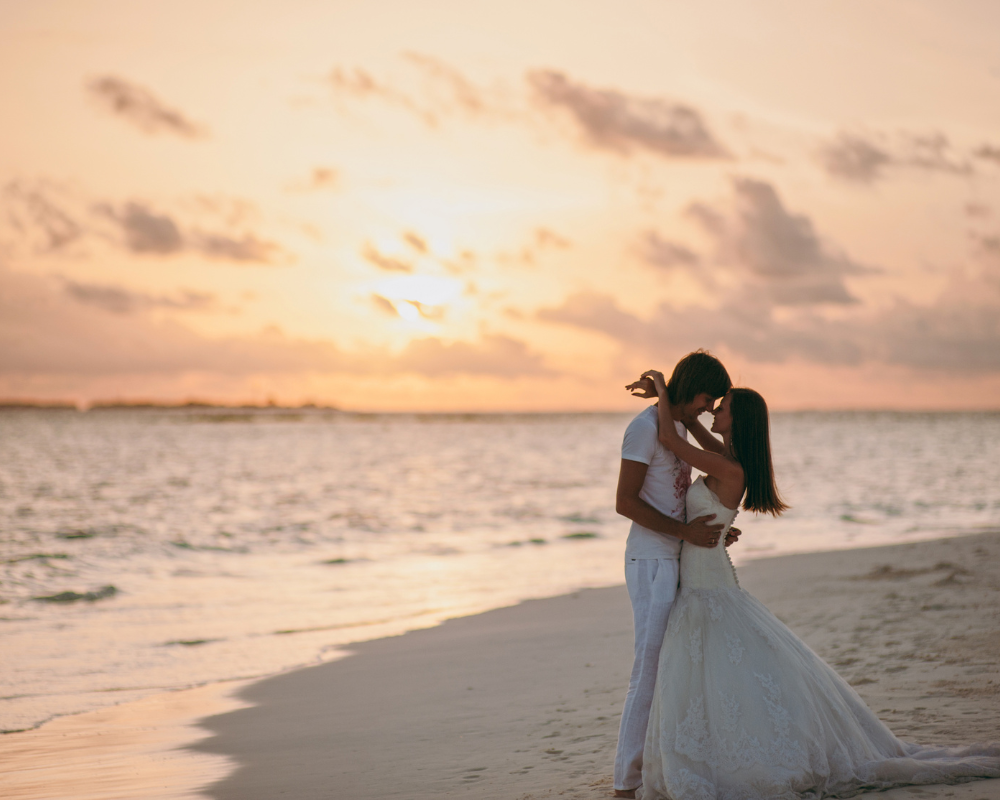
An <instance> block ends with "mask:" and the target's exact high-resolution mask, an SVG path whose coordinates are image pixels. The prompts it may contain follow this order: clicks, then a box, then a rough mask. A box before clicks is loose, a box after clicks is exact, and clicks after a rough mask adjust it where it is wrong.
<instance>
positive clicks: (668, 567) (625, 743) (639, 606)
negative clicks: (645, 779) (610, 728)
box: [615, 558, 679, 789]
mask: <svg viewBox="0 0 1000 800" xmlns="http://www.w3.org/2000/svg"><path fill="white" fill-rule="evenodd" d="M678 568H679V563H678V561H677V559H676V558H627V559H625V586H626V587H628V596H629V599H631V601H632V618H633V621H634V624H635V662H634V663H633V665H632V677H631V679H630V680H629V684H628V694H627V695H625V709H624V710H623V711H622V722H621V727H620V728H619V729H618V752H617V754H616V755H615V789H635V788H636V787H638V786H639V784H641V783H642V749H643V746H644V745H645V744H646V726H647V724H648V723H649V710H650V708H651V706H652V704H653V690H654V688H655V686H656V668H657V665H658V664H659V660H660V646H661V645H662V644H663V635H664V634H665V633H666V631H667V617H669V616H670V608H671V606H673V604H674V598H675V597H676V596H677V578H678Z"/></svg>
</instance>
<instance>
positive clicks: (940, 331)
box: [537, 275, 1000, 373]
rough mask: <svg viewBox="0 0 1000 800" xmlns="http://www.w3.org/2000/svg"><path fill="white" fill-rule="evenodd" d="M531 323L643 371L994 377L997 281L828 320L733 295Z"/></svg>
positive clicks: (603, 304) (555, 315) (603, 302)
mask: <svg viewBox="0 0 1000 800" xmlns="http://www.w3.org/2000/svg"><path fill="white" fill-rule="evenodd" d="M537 317H538V318H539V319H541V320H543V321H546V322H551V323H558V324H563V325H571V326H573V327H576V328H579V329H582V330H589V331H594V332H599V333H603V334H605V335H606V336H608V337H610V338H611V339H613V340H615V341H617V342H618V343H619V344H620V345H621V347H622V350H623V353H624V354H626V357H627V356H628V355H631V356H634V357H635V358H636V359H641V360H643V361H647V362H649V361H650V360H653V361H652V363H656V362H657V361H662V360H663V357H664V354H665V353H671V354H673V353H683V352H688V351H690V350H694V349H696V348H699V347H708V348H712V349H716V350H720V349H723V350H726V351H728V352H731V353H733V354H735V355H738V356H741V357H744V358H746V359H748V360H750V361H754V362H758V363H785V362H787V361H789V360H792V359H802V360H804V361H806V362H810V363H815V364H821V365H831V366H832V365H859V364H862V363H874V364H885V365H901V366H908V367H914V368H918V369H932V370H943V371H951V372H966V373H984V372H996V371H1000V278H997V279H995V280H991V279H989V278H988V277H987V278H982V277H980V278H970V277H968V276H965V275H959V276H956V277H954V278H953V279H952V283H951V284H950V286H949V287H948V289H947V290H946V291H944V292H943V293H942V294H941V296H939V297H938V298H937V299H936V300H935V301H934V302H932V303H929V304H926V305H917V304H914V303H911V302H908V301H905V300H901V299H900V300H897V301H896V302H895V303H894V304H893V305H891V306H889V307H888V308H881V309H865V308H860V307H858V308H855V309H854V311H853V313H852V314H851V315H850V316H848V317H838V318H829V317H826V316H824V315H823V314H821V313H818V312H817V311H816V310H814V309H799V310H798V313H796V314H794V315H791V316H787V315H780V316H779V315H777V314H776V313H775V310H774V308H773V307H771V306H769V305H768V304H767V303H765V302H758V301H757V298H755V297H753V296H752V295H736V296H731V297H728V298H726V300H725V301H724V302H723V304H722V305H721V306H719V307H717V308H702V307H688V308H674V307H672V306H669V305H667V304H661V305H660V306H659V307H658V308H657V309H656V310H655V311H654V312H653V313H652V314H651V315H650V316H649V317H648V318H645V319H643V318H640V317H639V316H638V315H636V314H633V313H631V312H629V311H627V310H624V309H622V308H620V307H619V306H618V304H617V302H616V301H615V299H614V298H612V297H611V296H609V295H604V294H595V293H580V294H576V295H573V296H571V297H569V298H567V299H566V301H565V302H563V303H562V304H561V305H560V306H557V307H554V308H545V309H541V310H540V311H539V312H538V314H537Z"/></svg>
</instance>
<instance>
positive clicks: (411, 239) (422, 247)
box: [403, 231, 427, 255]
mask: <svg viewBox="0 0 1000 800" xmlns="http://www.w3.org/2000/svg"><path fill="white" fill-rule="evenodd" d="M403 241H404V242H406V243H407V244H408V245H409V246H410V247H412V248H413V249H414V250H416V251H417V252H418V253H420V254H421V255H423V254H426V253H427V242H426V241H424V238H423V237H422V236H420V234H417V233H414V232H413V231H406V232H405V233H404V234H403Z"/></svg>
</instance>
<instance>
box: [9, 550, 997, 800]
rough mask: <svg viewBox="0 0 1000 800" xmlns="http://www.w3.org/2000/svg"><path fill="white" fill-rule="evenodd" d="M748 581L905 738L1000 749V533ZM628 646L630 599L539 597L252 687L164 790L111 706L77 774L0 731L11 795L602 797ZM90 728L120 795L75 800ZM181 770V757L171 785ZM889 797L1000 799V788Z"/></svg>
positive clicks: (52, 738)
mask: <svg viewBox="0 0 1000 800" xmlns="http://www.w3.org/2000/svg"><path fill="white" fill-rule="evenodd" d="M740 579H741V583H742V584H743V586H744V587H745V588H747V589H749V590H750V591H751V592H753V593H754V594H755V595H757V596H758V597H759V598H760V599H761V600H763V601H764V602H765V603H766V604H767V605H768V606H769V607H770V608H771V609H772V610H773V611H774V612H775V613H776V614H777V615H778V616H779V617H781V618H782V619H783V620H784V621H785V622H786V623H787V624H789V625H790V626H791V627H792V629H793V630H795V631H796V632H798V633H799V634H800V635H801V636H802V637H803V638H804V639H805V640H806V641H807V642H808V643H809V644H810V645H811V646H812V647H813V648H814V649H815V650H816V651H817V652H819V654H820V655H822V656H823V657H824V658H826V659H827V660H828V661H829V662H830V663H832V664H833V665H834V666H835V667H836V668H837V669H838V670H839V671H840V672H841V674H843V675H844V676H845V677H846V678H847V679H848V680H850V681H851V682H852V683H853V684H854V685H855V686H856V687H857V689H858V691H859V692H860V693H861V695H862V696H863V697H864V698H865V699H866V700H867V701H868V703H869V704H870V705H871V707H872V708H873V709H874V710H875V711H876V712H877V713H878V714H879V716H880V717H882V719H884V720H885V721H886V722H887V723H888V724H889V726H890V727H891V728H892V729H893V730H894V731H895V732H896V733H897V734H898V735H900V736H901V737H902V738H906V739H909V740H912V741H920V742H938V743H944V744H959V743H969V742H973V741H991V740H1000V704H998V699H1000V534H997V533H990V534H983V535H980V536H974V537H965V538H958V539H947V540H941V541H935V542H922V543H915V544H907V545H899V546H896V547H891V548H877V549H861V550H852V551H844V552H839V553H823V554H812V555H803V556H789V557H784V558H776V559H767V560H761V561H757V562H753V563H751V564H749V565H747V566H745V567H743V568H742V569H741V570H740ZM631 647H632V632H631V615H630V609H629V604H628V598H627V595H626V593H625V590H624V588H622V587H616V588H611V589H597V590H586V591H581V592H577V593H575V594H573V595H570V596H566V597H558V598H554V599H549V600H537V601H530V602H526V603H522V604H520V605H518V606H515V607H513V608H505V609H500V610H497V611H491V612H488V613H486V614H481V615H478V616H475V617H466V618H462V619H457V620H451V621H449V622H447V623H445V624H443V625H441V626H439V627H437V628H432V629H429V630H422V631H416V632H413V633H408V634H406V635H405V636H399V637H395V638H390V639H382V640H378V641H373V642H367V643H364V644H360V645H356V646H354V647H353V648H352V652H351V655H349V656H347V657H345V658H343V659H341V660H338V661H335V662H331V663H327V664H323V665H320V666H316V667H310V668H307V669H301V670H295V671H292V672H288V673H285V674H282V675H278V676H275V677H273V678H268V679H266V680H263V681H258V682H255V683H252V684H249V685H246V686H244V687H243V688H242V689H241V690H240V692H239V693H238V696H239V700H240V701H242V702H243V703H249V704H250V705H249V707H244V708H239V709H237V710H229V711H226V712H225V713H222V714H217V715H216V716H213V717H210V718H208V719H205V720H202V721H201V723H200V724H201V725H202V726H203V727H204V728H207V729H208V730H209V731H210V732H211V734H212V735H211V736H210V737H208V738H204V739H202V740H201V741H199V742H197V743H195V744H193V745H192V748H193V750H195V751H196V752H197V753H198V754H199V757H202V758H203V757H204V756H206V755H210V756H213V757H214V758H221V759H223V761H221V762H220V761H214V760H209V761H197V759H192V760H191V762H190V764H191V768H190V770H189V773H188V774H187V776H186V778H185V780H186V783H185V780H182V779H181V778H184V777H185V776H180V777H178V776H176V775H174V776H173V777H171V780H170V781H169V782H162V781H161V783H160V784H159V786H160V788H159V789H156V791H155V792H154V791H153V790H154V788H155V787H154V786H153V783H151V782H150V781H149V780H146V781H145V783H143V780H145V779H144V778H143V777H142V776H143V775H144V774H146V773H148V772H149V770H148V769H147V770H146V772H145V773H144V770H143V768H142V765H143V764H146V765H147V766H149V765H150V764H156V763H159V762H160V761H162V760H163V759H167V758H168V755H169V754H167V753H165V752H161V755H160V756H159V757H157V756H156V755H155V754H153V753H151V750H150V742H152V741H153V739H147V740H146V742H145V744H144V745H142V746H141V747H140V746H134V747H132V748H131V749H129V746H128V745H127V744H122V746H121V747H120V748H119V749H118V751H116V752H115V753H111V754H109V753H107V752H102V751H99V750H98V749H96V748H98V747H99V746H100V744H101V742H102V740H103V741H104V742H105V744H106V743H107V735H108V733H109V731H108V729H107V726H108V725H111V727H112V729H114V727H115V725H119V726H120V725H122V724H123V723H122V718H119V719H118V722H117V723H116V722H115V720H114V718H113V715H112V717H111V718H110V719H109V717H107V716H104V717H103V718H100V719H99V716H100V715H101V714H105V715H106V714H107V712H98V713H96V714H90V715H82V716H80V717H77V718H75V719H74V720H73V724H74V725H75V726H76V728H75V729H76V730H77V731H78V734H79V735H78V736H77V737H76V738H75V739H73V740H72V744H73V748H74V749H73V757H72V758H71V759H69V760H67V761H63V760H59V759H58V757H57V754H58V753H59V751H60V743H59V738H58V732H59V726H60V724H62V725H66V724H67V723H68V722H69V721H68V720H61V721H56V722H55V723H51V724H50V725H47V726H44V727H43V728H41V729H40V730H38V731H34V732H30V733H27V734H13V735H9V736H6V737H3V738H2V739H0V796H3V797H4V798H43V797H44V798H50V800H56V798H63V797H67V798H68V797H83V796H87V797H89V796H95V797H97V796H107V797H123V798H124V797H130V796H131V797H135V798H146V797H154V796H155V797H168V796H171V795H170V791H173V792H174V796H178V797H179V796H191V795H190V794H186V793H185V792H184V791H183V787H184V786H189V787H190V786H192V785H193V783H192V781H193V780H202V781H203V780H204V776H205V772H204V769H205V767H206V765H214V768H215V769H216V770H217V774H220V775H221V774H225V777H222V778H221V779H220V780H218V781H217V782H215V783H213V784H211V785H209V786H206V787H205V788H204V789H203V790H202V791H203V793H204V796H207V797H211V798H216V799H217V800H275V799H276V798H281V797H287V798H294V800H319V798H324V799H325V798H338V799H339V798H344V799H345V800H346V799H348V798H350V799H353V798H393V797H397V798H408V799H410V800H420V799H421V798H430V797H435V798H436V797H442V796H445V797H454V798H466V797H468V798H497V799H498V800H499V799H500V798H502V799H503V800H540V799H541V798H554V797H560V796H561V797H565V798H588V799H589V798H604V797H608V796H609V795H610V793H611V769H612V761H613V758H614V748H615V741H616V737H617V729H618V717H619V714H620V711H621V705H622V701H623V699H624V694H625V688H626V685H627V682H628V672H629V669H630V665H631ZM177 694H178V695H179V696H183V695H185V694H186V693H177ZM133 705H137V704H133ZM188 705H190V703H188ZM125 708H127V707H124V706H123V707H122V709H125ZM213 710H214V709H213ZM206 712H207V713H212V712H211V711H209V710H208V709H206ZM122 713H124V712H122ZM173 713H174V717H173V719H174V721H175V722H176V718H177V716H178V714H177V712H176V710H175V711H174V712H173ZM161 714H163V715H166V712H165V711H163V712H161ZM140 716H142V715H141V714H140ZM167 716H169V715H167ZM130 718H131V719H133V723H132V724H133V730H137V728H136V726H135V723H134V720H135V718H136V715H135V713H132V716H131V717H130ZM142 718H143V725H142V726H141V727H142V729H143V730H146V731H156V730H158V729H159V728H160V725H159V724H158V720H159V719H160V718H158V717H157V715H156V713H155V712H152V711H150V712H149V713H147V714H146V715H145V716H142ZM164 718H165V717H164ZM88 725H89V726H90V728H91V730H92V735H91V739H92V743H91V748H92V750H91V753H92V754H94V755H96V756H100V757H101V758H103V759H104V760H105V762H106V764H107V765H108V769H106V770H104V772H103V773H102V776H103V784H102V785H103V786H104V787H105V789H107V792H106V794H104V795H102V794H100V793H93V792H92V793H86V792H80V793H79V794H76V793H74V794H64V793H62V792H63V791H64V789H63V788H61V787H65V786H69V785H72V780H73V776H74V775H76V776H77V777H79V778H80V779H81V780H85V779H86V773H85V772H81V771H80V770H81V769H82V765H83V763H84V762H85V761H86V760H87V759H86V755H87V744H86V741H87V736H86V730H87V728H88ZM112 732H114V731H112ZM118 734H119V735H118V737H117V738H118V739H125V738H128V737H127V736H125V735H123V734H124V731H121V730H120V731H119V732H118ZM188 735H189V736H190V729H188ZM63 736H64V737H65V736H66V734H65V733H64V734H63ZM22 737H24V738H22ZM31 737H35V738H34V739H32V738H31ZM139 738H141V737H139ZM161 746H167V745H166V743H165V742H164V743H163V744H162V745H161ZM105 749H106V748H105ZM154 749H155V748H154ZM130 754H131V755H130ZM180 756H181V754H180V753H176V752H175V753H173V755H172V756H170V759H169V760H170V764H171V770H173V772H174V773H176V772H177V769H178V768H179V767H182V766H183V764H184V763H185V762H184V759H183V758H181V757H180ZM53 758H56V759H57V761H56V763H53ZM130 758H131V761H130ZM137 759H139V760H138V761H137ZM220 764H228V765H230V766H229V768H228V769H226V768H223V767H220V766H219V765H220ZM195 765H198V766H197V768H195ZM45 768H47V769H48V774H49V776H50V777H51V778H52V780H53V782H52V783H50V784H49V785H48V787H47V788H48V789H49V791H45V789H46V786H45V785H44V783H45V782H44V781H42V782H40V781H39V779H40V778H42V777H43V776H44V774H45V771H44V769H45ZM115 770H117V773H115V772H114V771H115ZM94 772H95V771H94V770H93V769H91V774H93V773H94ZM154 772H155V770H154ZM112 773H113V774H112ZM57 774H58V780H56V775H57ZM25 776H32V777H33V780H25V779H24V778H25ZM147 777H148V776H147ZM5 780H6V781H7V782H6V783H5ZM168 784H169V785H168ZM82 786H83V785H82V784H81V788H82ZM170 787H173V788H172V789H171V788H170ZM52 790H57V791H52ZM112 790H113V791H112ZM130 791H131V794H129V792H130ZM879 797H881V798H885V800H898V798H902V797H913V798H920V799H921V800H931V798H945V797H950V798H955V800H980V799H981V798H982V799H989V800H993V799H994V798H996V799H997V800H1000V780H993V781H977V782H973V783H967V784H962V785H958V786H934V787H919V788H912V789H896V790H892V791H890V792H885V793H881V794H880V795H879Z"/></svg>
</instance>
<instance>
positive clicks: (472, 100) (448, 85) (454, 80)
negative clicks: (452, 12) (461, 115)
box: [403, 53, 490, 114]
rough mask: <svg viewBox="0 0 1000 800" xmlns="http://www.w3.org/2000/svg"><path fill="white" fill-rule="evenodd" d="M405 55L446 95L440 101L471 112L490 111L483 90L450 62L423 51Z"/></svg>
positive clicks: (481, 112)
mask: <svg viewBox="0 0 1000 800" xmlns="http://www.w3.org/2000/svg"><path fill="white" fill-rule="evenodd" d="M403 57H404V58H405V59H406V60H407V61H409V62H410V63H411V64H413V65H414V66H416V67H417V68H419V69H420V70H421V71H423V73H424V74H425V76H427V77H428V78H430V79H431V81H432V84H434V85H435V86H434V87H433V88H439V89H440V90H441V91H442V92H443V93H444V95H445V96H444V97H440V92H439V101H441V102H443V103H445V104H448V105H452V106H455V107H457V108H458V109H460V110H461V111H465V112H466V113H469V114H483V113H486V112H487V111H489V110H490V109H489V103H488V101H487V99H486V97H485V96H484V93H483V92H482V90H480V89H479V88H478V87H477V86H475V85H474V84H473V83H472V82H471V81H470V80H469V79H468V78H466V77H465V76H464V75H463V74H462V73H461V72H459V71H458V70H457V69H455V68H454V67H452V66H451V65H450V64H446V63H445V62H443V61H441V60H439V59H437V58H434V57H433V56H428V55H423V54H421V53H404V54H403Z"/></svg>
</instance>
